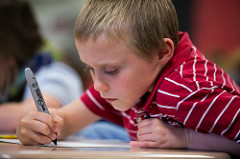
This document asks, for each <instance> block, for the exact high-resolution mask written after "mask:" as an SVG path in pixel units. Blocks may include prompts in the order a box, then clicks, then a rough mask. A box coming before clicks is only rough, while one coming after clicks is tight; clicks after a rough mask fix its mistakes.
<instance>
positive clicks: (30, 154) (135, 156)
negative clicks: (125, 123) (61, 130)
mask: <svg viewBox="0 0 240 159" xmlns="http://www.w3.org/2000/svg"><path fill="white" fill-rule="evenodd" d="M91 142H95V141H94V140H91ZM96 142H99V140H96ZM103 142H104V141H103ZM107 142H111V141H107ZM0 158H28V159H30V158H34V159H43V158H50V159H53V158H57V159H61V158H74V159H75V158H81V159H83V158H87V159H91V158H95V159H106V158H107V159H110V158H121V159H143V158H144V159H145V158H146V159H147V158H154V159H156V158H160V159H163V158H166V159H176V158H181V159H183V158H192V159H207V158H211V159H212V158H215V159H230V158H231V157H230V156H229V155H228V154H227V153H222V152H208V151H193V150H183V149H143V148H116V147H115V148H100V147H97V148H83V147H81V148H78V147H45V146H39V145H38V146H24V145H21V144H12V143H4V142H0Z"/></svg>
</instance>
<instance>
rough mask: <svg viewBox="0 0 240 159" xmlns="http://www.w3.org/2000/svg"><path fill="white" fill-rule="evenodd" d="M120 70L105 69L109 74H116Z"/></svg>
mask: <svg viewBox="0 0 240 159" xmlns="http://www.w3.org/2000/svg"><path fill="white" fill-rule="evenodd" d="M118 71H119V69H118V68H109V69H105V70H104V72H105V73H106V74H109V75H115V74H117V73H118Z"/></svg>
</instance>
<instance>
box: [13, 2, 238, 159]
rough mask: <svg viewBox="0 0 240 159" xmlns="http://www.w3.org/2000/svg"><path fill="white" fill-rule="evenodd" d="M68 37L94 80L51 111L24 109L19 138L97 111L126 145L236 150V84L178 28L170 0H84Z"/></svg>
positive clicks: (89, 118)
mask: <svg viewBox="0 0 240 159" xmlns="http://www.w3.org/2000/svg"><path fill="white" fill-rule="evenodd" d="M75 42H76V46H77V49H78V52H79V55H80V59H81V60H82V61H83V62H84V63H85V64H86V66H87V68H88V69H89V70H90V73H91V76H92V79H93V82H94V86H93V87H92V88H90V89H89V90H87V91H86V93H85V94H84V95H83V96H81V100H76V101H74V102H72V103H71V104H69V105H68V106H66V107H64V108H62V109H58V110H52V111H51V115H52V116H49V115H47V114H44V113H40V112H36V111H32V112H30V113H29V114H28V115H27V116H26V117H25V118H23V119H22V121H21V122H20V124H19V127H18V130H17V134H18V137H19V139H20V141H21V142H22V143H23V144H38V143H41V144H45V143H50V142H51V140H53V139H55V138H56V134H57V135H58V138H59V139H63V138H65V137H66V136H68V135H70V134H73V133H74V132H77V131H78V130H79V129H82V128H83V127H85V126H87V125H88V124H90V123H92V122H94V121H96V120H98V119H100V118H101V117H103V118H105V119H107V120H110V121H112V122H114V123H117V124H119V125H124V127H125V128H126V129H127V131H128V133H129V135H130V136H131V138H132V139H133V140H135V141H131V142H130V145H131V146H133V147H159V148H197V149H209V150H214V149H215V147H216V150H220V151H226V152H229V153H232V154H237V153H238V155H239V152H238V150H239V148H240V147H239V144H236V143H239V128H240V125H239V120H240V115H239V110H240V106H239V104H238V105H237V103H239V102H240V97H239V95H240V90H239V87H238V86H237V85H236V84H235V83H234V82H233V81H232V80H231V78H230V77H229V76H228V75H227V74H226V73H224V72H223V70H222V69H220V68H218V67H217V66H216V65H215V64H213V63H211V62H210V61H207V60H206V59H205V58H204V57H203V55H202V54H201V53H200V52H199V51H198V50H197V49H196V47H195V46H194V45H193V44H192V43H191V41H190V40H189V37H188V35H187V34H186V33H181V32H180V33H179V32H178V22H177V16H176V11H175V9H174V7H173V5H172V3H171V1H169V0H158V1H156V0H146V1H145V0H131V1H127V0H112V1H109V0H102V1H95V0H89V1H88V2H87V3H86V4H85V6H84V7H83V9H82V11H81V12H80V14H79V16H78V18H77V21H76V26H75ZM226 114H227V115H226ZM149 117H151V118H150V119H146V118H149ZM144 119H146V120H144ZM184 127H185V128H184ZM190 129H191V130H190ZM192 130H194V131H196V132H202V133H195V132H194V131H192ZM203 133H205V134H203ZM214 134H217V135H214ZM222 136H224V137H225V138H224V137H222ZM226 138H228V139H230V140H227V139H226ZM208 140H211V142H218V143H221V144H217V145H216V144H214V145H211V144H210V146H209V143H205V142H204V141H208ZM231 140H233V141H231ZM200 142H203V143H200ZM234 142H236V143H234ZM199 143H200V144H199ZM229 145H230V146H229ZM230 147H231V148H230Z"/></svg>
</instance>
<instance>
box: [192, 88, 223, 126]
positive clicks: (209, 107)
mask: <svg viewBox="0 0 240 159" xmlns="http://www.w3.org/2000/svg"><path fill="white" fill-rule="evenodd" d="M224 92H226V91H225V90H224V91H222V92H221V93H220V94H219V95H218V96H216V97H215V98H214V99H213V101H212V102H211V104H210V105H209V106H208V108H207V110H206V111H205V112H204V114H203V116H202V118H201V119H200V121H199V123H198V125H197V127H196V129H195V131H197V130H198V128H199V127H200V125H201V123H202V121H203V119H204V117H205V116H206V114H207V113H208V111H209V110H210V109H211V107H212V105H213V104H214V103H215V101H216V100H217V99H218V97H219V96H220V95H222V94H223V93H224Z"/></svg>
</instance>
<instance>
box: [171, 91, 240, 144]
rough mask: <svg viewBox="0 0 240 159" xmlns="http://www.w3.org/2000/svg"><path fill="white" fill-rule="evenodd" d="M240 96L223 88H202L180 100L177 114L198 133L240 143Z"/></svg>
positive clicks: (187, 125) (184, 123)
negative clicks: (210, 134)
mask: <svg viewBox="0 0 240 159" xmlns="http://www.w3.org/2000/svg"><path fill="white" fill-rule="evenodd" d="M239 103H240V97H239V96H237V95H233V94H231V93H229V92H227V91H226V90H223V89H221V88H219V87H212V88H204V87H203V88H201V89H199V90H196V91H193V92H191V93H190V94H189V95H188V96H186V97H185V98H183V99H181V100H180V101H179V102H178V104H177V105H178V108H177V113H176V116H177V118H178V119H180V120H181V122H182V123H183V125H185V126H186V127H188V128H190V129H192V130H194V131H195V132H202V133H214V134H217V135H220V136H224V137H226V138H228V139H230V140H233V141H235V142H237V143H240V104H239Z"/></svg>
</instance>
